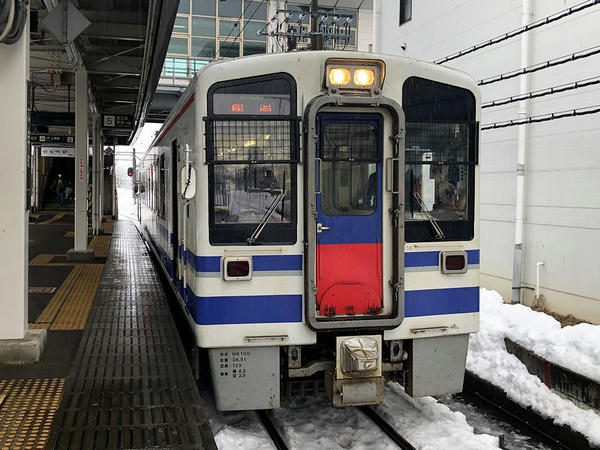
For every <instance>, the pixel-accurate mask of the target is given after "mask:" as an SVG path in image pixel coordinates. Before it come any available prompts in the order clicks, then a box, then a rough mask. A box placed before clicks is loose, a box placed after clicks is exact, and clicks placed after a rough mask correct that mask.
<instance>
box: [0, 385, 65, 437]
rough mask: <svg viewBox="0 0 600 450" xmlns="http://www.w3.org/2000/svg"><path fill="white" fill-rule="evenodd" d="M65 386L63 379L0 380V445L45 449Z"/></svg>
mask: <svg viewBox="0 0 600 450" xmlns="http://www.w3.org/2000/svg"><path fill="white" fill-rule="evenodd" d="M64 385H65V379H64V378H43V379H32V378H27V379H20V380H0V393H1V394H0V397H1V396H2V395H4V396H5V398H4V401H3V402H1V407H0V448H1V449H43V448H45V446H46V442H47V441H48V437H49V436H50V430H51V428H52V419H53V418H54V414H55V413H56V409H57V408H58V404H59V402H60V396H61V394H62V391H63V388H64Z"/></svg>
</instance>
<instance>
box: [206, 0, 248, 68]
mask: <svg viewBox="0 0 600 450" xmlns="http://www.w3.org/2000/svg"><path fill="white" fill-rule="evenodd" d="M251 4H252V0H249V1H248V4H247V5H246V7H245V8H244V10H243V11H242V13H241V14H240V17H238V20H236V22H235V25H233V26H232V27H231V30H229V33H228V34H227V36H226V37H225V40H224V41H223V42H222V43H219V50H217V54H216V56H215V58H218V57H219V56H220V54H221V45H222V44H225V43H226V42H227V40H228V39H229V36H231V32H232V31H233V29H234V28H235V27H237V26H238V25H239V24H240V22H241V21H242V17H243V16H244V14H245V13H246V10H247V9H248V8H249V7H250V5H251Z"/></svg>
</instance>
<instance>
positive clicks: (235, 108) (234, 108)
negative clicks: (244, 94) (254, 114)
mask: <svg viewBox="0 0 600 450" xmlns="http://www.w3.org/2000/svg"><path fill="white" fill-rule="evenodd" d="M231 112H235V113H243V112H244V104H243V103H233V104H232V105H231Z"/></svg>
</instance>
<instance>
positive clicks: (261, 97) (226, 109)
mask: <svg viewBox="0 0 600 450" xmlns="http://www.w3.org/2000/svg"><path fill="white" fill-rule="evenodd" d="M213 112H214V114H240V115H241V114H244V115H251V116H252V115H261V116H262V115H271V116H285V115H288V114H290V95H289V94H220V93H216V94H214V96H213Z"/></svg>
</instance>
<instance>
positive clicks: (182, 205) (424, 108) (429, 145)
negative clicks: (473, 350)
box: [136, 51, 480, 410]
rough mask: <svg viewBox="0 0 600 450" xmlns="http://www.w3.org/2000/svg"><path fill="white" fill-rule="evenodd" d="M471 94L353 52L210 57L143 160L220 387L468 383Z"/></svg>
mask: <svg viewBox="0 0 600 450" xmlns="http://www.w3.org/2000/svg"><path fill="white" fill-rule="evenodd" d="M479 115H480V97H479V91H478V88H477V85H476V83H475V82H474V81H473V80H472V79H471V78H470V77H469V76H467V75H465V74H464V73H461V72H458V71H456V70H452V69H449V68H445V67H441V66H438V65H434V64H430V63H425V62H421V61H416V60H411V59H407V58H402V57H397V56H389V55H375V54H372V53H353V52H329V51H315V52H297V53H287V54H269V55H260V56H252V57H248V58H241V59H237V60H232V61H226V62H215V63H212V64H210V65H208V66H206V67H205V68H203V69H202V70H201V71H200V72H199V73H198V74H197V75H196V77H195V78H194V79H193V81H192V82H191V83H190V86H189V87H188V89H187V90H186V92H185V93H184V94H183V95H182V97H181V99H180V100H179V102H178V104H177V106H176V107H175V108H174V110H173V111H172V112H171V114H170V116H169V118H168V119H167V121H166V122H165V124H164V126H163V127H162V129H161V131H160V132H159V133H158V134H157V136H156V139H155V140H154V142H153V144H152V145H151V148H150V149H149V150H148V151H147V153H146V154H145V156H144V158H143V160H142V162H141V164H140V165H139V166H138V172H137V174H136V177H137V183H138V186H139V189H138V192H139V201H140V203H141V205H142V207H141V209H142V212H141V226H142V230H143V232H144V235H145V237H146V239H147V240H148V241H149V243H150V246H151V248H152V249H153V251H154V252H155V253H156V256H157V258H158V259H159V261H160V262H161V265H162V268H163V269H164V271H165V273H166V275H167V276H168V278H169V279H170V280H171V282H172V283H173V287H174V288H175V290H176V291H177V292H178V299H179V302H180V303H181V307H182V308H183V310H184V314H185V316H186V317H187V319H188V321H189V324H190V326H191V327H192V329H193V331H194V337H195V345H196V346H197V347H198V348H200V349H204V350H203V352H204V354H205V355H206V359H207V361H208V363H209V367H210V375H211V379H212V384H213V388H214V392H215V398H216V403H217V407H218V408H219V409H221V410H239V409H261V408H274V407H278V406H279V402H280V393H281V390H282V386H283V385H284V383H285V386H286V387H289V386H294V381H298V382H304V383H306V381H311V382H312V383H313V384H314V382H315V380H322V381H323V383H322V386H323V387H324V389H325V392H326V393H327V395H328V397H329V398H330V399H331V401H332V402H333V404H334V405H336V406H348V405H364V404H375V403H379V402H381V401H382V400H383V392H384V389H383V387H384V381H385V379H387V378H393V379H396V380H399V381H400V382H402V383H403V385H404V386H405V388H406V390H407V392H408V393H409V394H410V395H412V396H423V395H436V394H444V393H453V392H459V391H461V390H462V384H463V377H464V369H465V359H466V352H467V345H468V339H469V334H470V333H473V332H476V331H477V330H478V326H479V224H478V222H479V219H478V208H477V204H478V178H479V175H478V165H477V159H478V126H479Z"/></svg>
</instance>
